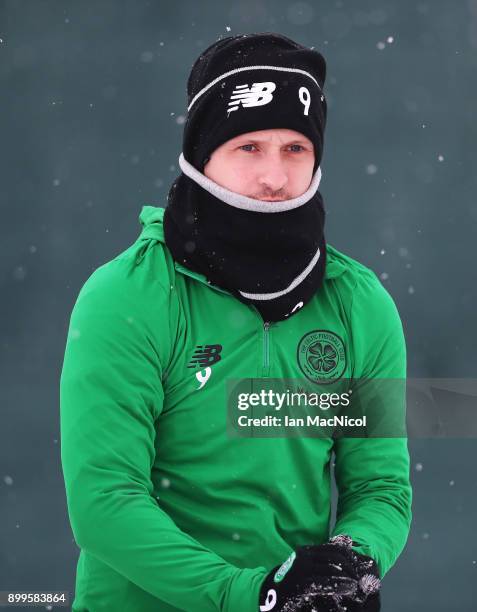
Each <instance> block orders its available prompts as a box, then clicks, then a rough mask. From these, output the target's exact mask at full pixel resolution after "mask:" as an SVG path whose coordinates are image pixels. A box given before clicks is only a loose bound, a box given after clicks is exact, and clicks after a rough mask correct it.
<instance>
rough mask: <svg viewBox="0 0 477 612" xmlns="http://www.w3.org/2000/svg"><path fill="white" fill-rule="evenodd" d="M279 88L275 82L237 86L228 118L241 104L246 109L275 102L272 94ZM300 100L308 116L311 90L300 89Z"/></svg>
mask: <svg viewBox="0 0 477 612" xmlns="http://www.w3.org/2000/svg"><path fill="white" fill-rule="evenodd" d="M276 88H277V85H276V83H274V82H273V81H265V82H263V83H253V84H252V87H249V86H248V85H247V84H245V85H236V86H235V89H234V90H233V92H232V95H231V96H230V102H229V104H228V109H227V117H228V116H229V115H230V113H231V112H232V111H236V110H237V109H238V107H239V106H240V104H241V105H242V106H243V107H244V108H248V107H250V106H264V105H265V104H268V103H269V102H271V101H272V100H273V95H272V92H274V91H275V89H276ZM298 98H299V99H300V102H301V103H302V104H303V107H304V108H303V114H304V115H308V110H309V108H310V103H311V94H310V90H309V89H308V88H306V87H300V89H299V90H298ZM322 98H323V97H322Z"/></svg>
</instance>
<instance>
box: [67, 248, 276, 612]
mask: <svg viewBox="0 0 477 612" xmlns="http://www.w3.org/2000/svg"><path fill="white" fill-rule="evenodd" d="M121 265H124V264H121V263H120V262H117V261H115V260H114V261H113V262H110V264H106V266H102V267H101V268H98V270H96V272H95V273H93V275H92V276H91V277H90V278H89V279H88V281H87V282H86V283H85V285H84V286H83V288H82V290H81V292H80V294H79V296H78V299H77V301H76V304H75V305H74V308H73V311H72V314H71V320H70V326H69V332H68V338H67V343H66V350H65V355H64V363H63V369H62V373H61V380H60V422H61V461H62V468H63V475H64V480H65V488H66V496H67V506H68V513H69V517H70V522H71V526H72V530H73V534H74V537H75V540H76V542H77V544H78V546H79V547H81V548H82V549H84V550H85V551H87V552H89V553H91V554H92V555H94V556H96V557H97V558H98V559H99V560H101V561H103V562H104V563H106V564H107V565H109V566H110V567H112V568H113V569H114V570H115V571H117V572H119V573H120V574H122V575H123V576H125V577H126V578H127V579H128V580H130V581H132V582H133V583H135V584H136V585H138V586H139V587H140V588H142V589H144V590H145V591H148V592H149V593H151V594H152V595H154V596H156V597H157V598H158V599H160V600H162V601H165V602H167V603H168V604H170V605H172V606H175V607H177V608H179V609H183V610H198V611H200V612H209V611H210V612H215V611H224V612H243V611H247V612H256V610H257V609H258V595H259V590H260V585H261V582H262V580H263V578H264V577H265V575H266V573H267V571H266V570H265V568H255V569H247V568H246V569H240V568H237V567H235V566H233V565H231V564H230V563H228V562H226V561H225V560H224V559H223V558H221V557H220V556H218V555H217V554H215V553H214V552H213V551H211V550H209V549H208V548H206V547H204V546H202V544H200V542H198V541H197V540H195V539H194V538H192V537H190V536H189V535H188V534H187V533H185V532H184V531H182V530H181V529H179V528H178V527H177V525H176V524H175V523H174V522H173V521H172V519H171V518H170V517H169V516H168V515H167V514H166V513H165V512H164V511H163V510H162V509H161V508H160V506H159V505H158V502H157V500H156V499H155V498H154V496H153V485H152V482H151V468H152V465H153V461H154V454H155V449H154V440H155V421H156V419H157V417H158V416H159V415H160V413H161V410H162V405H163V397H164V393H163V388H162V383H161V377H162V370H163V366H164V364H165V362H166V361H167V359H168V352H169V351H170V350H171V346H170V344H171V337H173V334H174V333H175V330H173V329H171V325H170V322H169V316H170V312H169V306H170V304H169V299H170V298H169V296H170V292H169V291H167V289H166V288H162V287H159V286H158V285H157V281H155V282H154V279H148V280H149V281H150V282H145V281H144V279H143V280H142V281H141V280H139V281H137V280H136V281H134V278H135V277H134V273H133V274H132V276H131V275H129V274H127V275H124V270H123V271H122V272H120V273H119V274H118V271H120V268H121ZM124 276H126V278H124ZM137 287H139V289H140V292H138V291H137Z"/></svg>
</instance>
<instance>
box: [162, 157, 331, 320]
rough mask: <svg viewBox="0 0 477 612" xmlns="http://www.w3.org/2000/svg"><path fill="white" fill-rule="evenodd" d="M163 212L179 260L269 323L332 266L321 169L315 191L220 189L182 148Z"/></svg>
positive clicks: (305, 297)
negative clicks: (257, 193)
mask: <svg viewBox="0 0 477 612" xmlns="http://www.w3.org/2000/svg"><path fill="white" fill-rule="evenodd" d="M179 163H180V166H181V169H182V173H181V174H180V175H179V177H178V178H177V179H176V180H175V181H174V183H173V185H172V187H171V189H170V192H169V196H168V206H167V208H166V210H165V213H164V235H165V242H166V245H167V247H168V248H169V250H170V251H171V253H172V256H173V258H174V259H175V260H176V261H178V262H179V263H181V264H183V265H184V266H185V267H186V268H189V269H190V270H193V271H195V272H199V273H201V274H203V275H204V276H205V277H206V278H207V280H208V281H209V282H210V283H212V284H213V285H217V286H218V287H221V288H223V289H226V290H228V291H229V292H230V293H232V294H233V295H234V296H236V297H237V299H239V300H240V301H241V302H244V303H246V304H253V305H254V306H255V307H256V308H257V309H258V311H259V312H260V314H261V316H262V318H263V320H264V321H268V322H273V321H280V320H284V319H287V318H289V317H290V316H292V315H293V314H295V313H297V312H299V311H300V309H301V308H303V306H305V304H306V303H307V302H308V301H309V300H310V299H311V298H312V297H313V295H314V294H315V293H316V291H317V290H318V289H319V287H320V286H321V283H322V281H323V278H324V274H325V267H326V243H325V238H324V221H325V211H324V206H323V200H322V197H321V195H320V193H319V192H318V186H319V182H320V178H321V170H320V168H318V169H317V171H316V173H315V175H314V177H313V180H312V182H311V184H310V187H309V188H308V190H307V191H306V192H305V193H304V194H302V195H301V196H299V197H297V198H294V199H291V200H286V201H282V202H265V201H261V200H256V199H253V198H248V197H246V196H242V195H240V194H237V193H235V192H232V191H229V190H227V189H225V188H224V187H221V186H220V185H218V184H217V183H215V182H214V181H211V180H210V179H209V178H208V177H206V176H205V175H204V174H202V173H201V172H199V171H198V170H197V169H196V168H194V167H193V166H192V165H191V164H189V163H188V162H187V161H186V160H185V159H184V156H183V155H182V154H181V156H180V158H179Z"/></svg>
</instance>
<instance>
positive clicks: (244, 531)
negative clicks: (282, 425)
mask: <svg viewBox="0 0 477 612" xmlns="http://www.w3.org/2000/svg"><path fill="white" fill-rule="evenodd" d="M163 213H164V209H162V208H157V207H154V206H144V207H143V208H142V211H141V214H140V217H139V219H140V223H141V224H142V226H143V227H142V232H141V234H140V235H139V237H138V239H137V240H136V241H135V242H134V243H133V244H132V245H131V246H130V247H129V248H127V249H126V250H125V251H124V252H122V253H121V254H119V255H118V256H117V257H115V258H114V259H113V260H111V261H109V262H107V263H106V264H104V265H102V266H100V267H99V268H97V269H96V270H95V271H94V272H93V273H92V274H91V276H90V277H89V278H88V279H87V281H86V282H85V284H84V285H83V287H82V289H81V291H80V293H79V295H78V298H77V300H76V303H75V306H74V308H73V311H72V314H71V320H70V326H69V331H68V338H67V343H66V350H65V356H64V363H63V369H62V373H61V381H60V416H61V460H62V467H63V474H64V480H65V487H66V496H67V504H68V512H69V518H70V522H71V527H72V531H73V534H74V537H75V541H76V542H77V544H78V546H79V547H80V549H81V550H80V555H79V559H78V566H77V573H76V593H75V599H74V603H73V607H72V609H73V612H80V611H82V612H86V611H88V612H97V611H98V612H99V611H100V610H101V611H111V612H112V611H114V612H116V611H118V610H121V612H177V611H178V610H187V611H188V612H216V611H217V612H218V611H221V612H257V611H258V603H259V602H258V595H259V590H260V586H261V583H262V581H263V579H264V577H265V575H266V574H267V573H268V571H269V570H271V569H272V568H273V567H274V566H276V565H278V564H280V563H282V562H283V561H284V560H285V559H286V558H287V557H288V555H289V554H290V552H291V551H292V550H293V549H295V548H296V547H297V546H298V545H302V544H321V543H324V542H326V541H327V540H328V538H329V537H330V536H332V535H336V534H339V533H346V534H349V535H350V536H352V538H353V540H354V541H355V542H356V543H357V544H358V545H357V546H354V549H355V550H356V551H358V552H361V553H363V554H366V555H370V556H371V557H373V558H374V559H375V560H376V561H377V563H378V567H379V570H380V573H381V577H383V576H384V575H385V574H386V572H387V571H388V570H389V569H390V568H391V567H392V565H393V564H394V563H395V561H396V559H397V557H398V556H399V555H400V553H401V552H402V550H403V548H404V546H405V543H406V540H407V537H408V533H409V528H410V522H411V499H412V490H411V486H410V482H409V454H408V448H407V439H406V438H405V437H400V438H397V437H394V438H391V437H388V438H356V437H341V438H334V437H332V436H329V437H321V438H319V437H305V436H299V437H292V436H289V437H283V436H282V437H268V438H267V437H257V436H253V435H251V436H248V437H245V436H235V437H234V436H232V435H230V433H229V432H228V430H227V423H226V421H227V407H226V404H227V398H226V393H227V379H231V378H243V379H247V378H248V379H253V378H260V377H264V378H283V377H284V378H294V379H305V378H307V380H308V379H310V380H311V382H312V384H313V382H316V381H313V376H314V372H315V370H313V368H314V367H315V366H313V363H314V364H315V365H316V368H317V369H316V376H319V375H320V371H321V376H322V377H321V378H320V379H319V380H320V381H324V382H325V383H327V382H329V381H332V380H333V378H334V377H335V378H346V377H348V378H361V377H363V378H364V377H372V378H405V376H406V348H405V340H404V335H403V329H402V324H401V320H400V317H399V314H398V311H397V309H396V306H395V303H394V301H393V299H392V298H391V296H390V294H389V293H388V292H387V291H386V290H385V289H384V287H383V286H382V284H381V282H380V281H379V279H378V278H377V277H376V275H375V273H374V272H372V271H371V270H370V269H368V268H366V267H365V266H363V265H362V264H360V263H358V262H357V261H355V260H354V259H352V258H350V257H348V256H346V255H344V254H343V253H341V252H339V251H338V250H336V249H335V248H333V247H332V246H330V245H328V246H327V266H326V274H325V278H324V281H323V284H322V285H321V287H320V289H319V290H318V291H317V293H316V295H315V296H314V297H313V299H312V300H311V301H310V302H308V303H307V304H306V305H305V307H304V308H302V310H301V311H299V312H298V313H296V314H294V315H293V316H292V317H291V318H290V319H287V320H284V321H279V322H277V323H272V324H267V323H264V322H263V321H262V319H261V317H260V315H259V313H258V310H257V309H256V308H255V307H253V306H250V305H246V304H243V303H242V302H240V301H239V300H237V299H236V298H235V297H234V296H232V295H231V294H230V293H228V292H227V291H224V290H222V289H219V288H217V287H214V286H213V285H211V284H209V283H208V282H207V280H206V279H205V277H204V276H202V275H200V274H197V273H194V272H192V271H190V270H188V269H187V268H185V267H183V266H181V265H180V264H179V263H178V262H175V261H174V260H173V259H172V256H171V254H170V252H169V250H168V249H167V247H166V246H165V243H164V234H163V226H162V219H163ZM320 339H321V341H325V340H326V344H327V347H328V349H327V350H328V351H329V352H330V353H331V359H328V361H327V364H325V365H326V367H321V368H320V367H319V364H318V365H317V362H316V361H315V362H308V366H307V365H306V363H305V362H304V360H303V350H307V347H309V346H310V344H313V343H314V342H316V341H320ZM312 341H313V342H312ZM300 351H301V352H300ZM310 363H312V365H310ZM207 364H209V365H207ZM321 365H322V366H323V363H322V364H321ZM332 452H334V454H335V478H336V484H337V489H338V492H339V499H338V505H337V517H336V524H335V525H334V527H333V528H332V529H331V530H330V525H329V523H330V518H331V505H330V498H331V482H330V481H331V475H330V459H331V454H332Z"/></svg>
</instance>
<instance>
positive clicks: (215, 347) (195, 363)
mask: <svg viewBox="0 0 477 612" xmlns="http://www.w3.org/2000/svg"><path fill="white" fill-rule="evenodd" d="M221 351H222V345H221V344H199V345H197V346H196V347H195V351H194V354H193V355H192V358H191V360H190V361H189V363H188V365H187V367H188V368H197V367H200V368H201V369H200V370H199V371H198V372H196V373H195V377H196V378H197V380H198V382H199V383H200V386H199V387H198V389H197V391H198V390H199V389H202V387H203V386H204V385H205V383H206V382H207V381H208V380H209V378H210V376H211V374H212V368H211V366H212V365H214V363H217V362H218V361H220V360H221V355H220V353H221Z"/></svg>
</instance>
